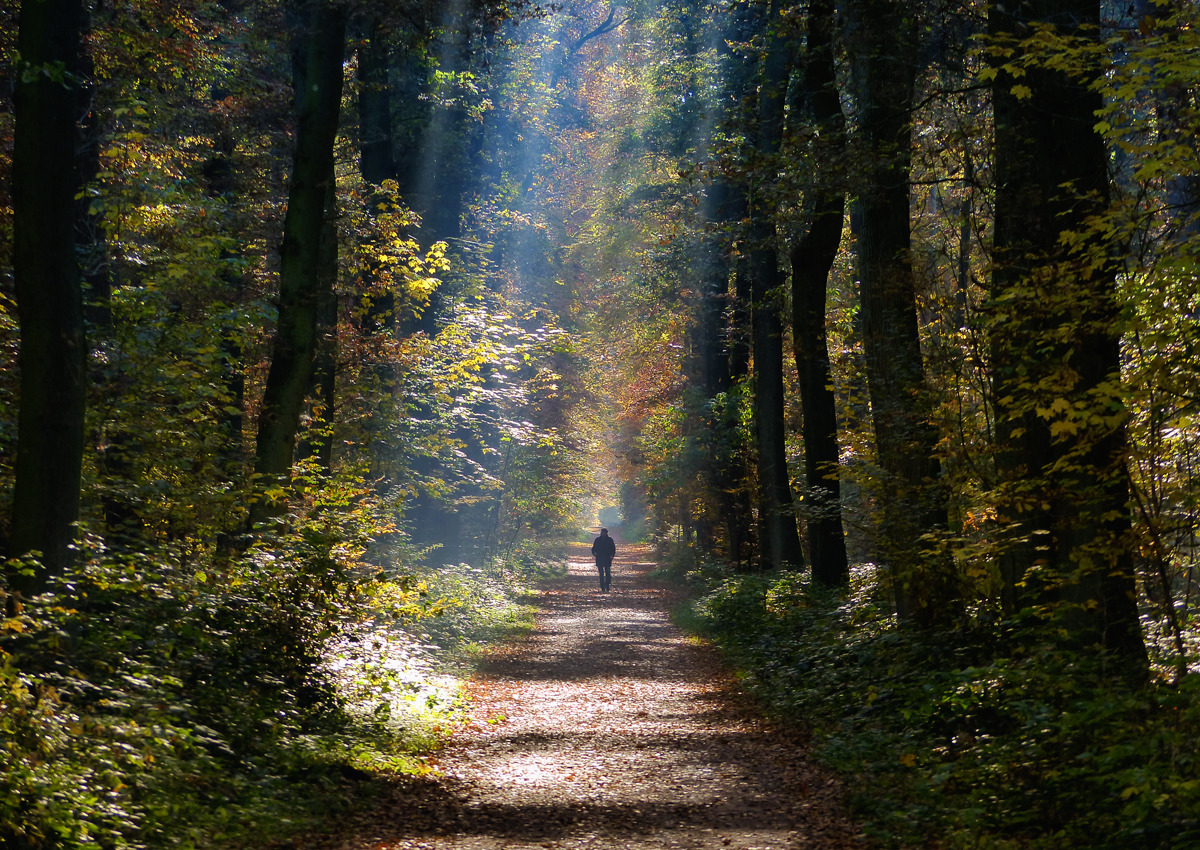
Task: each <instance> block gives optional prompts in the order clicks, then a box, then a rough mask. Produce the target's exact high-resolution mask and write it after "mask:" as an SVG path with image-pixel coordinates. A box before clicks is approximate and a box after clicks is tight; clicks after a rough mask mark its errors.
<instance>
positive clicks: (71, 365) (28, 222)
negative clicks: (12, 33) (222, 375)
mask: <svg viewBox="0 0 1200 850" xmlns="http://www.w3.org/2000/svg"><path fill="white" fill-rule="evenodd" d="M82 28H83V4H82V3H81V2H79V0H24V2H23V3H22V4H21V17H20V30H19V33H18V48H19V50H20V57H21V65H20V69H19V72H18V73H17V74H16V86H15V90H14V95H13V101H14V103H13V111H14V117H15V122H16V124H15V137H14V147H13V178H12V182H13V186H12V192H13V212H14V219H13V271H14V276H15V279H16V295H17V309H18V318H19V321H20V326H21V343H20V352H19V355H18V356H19V365H20V370H21V407H20V414H19V420H18V444H17V459H16V470H15V473H16V482H15V487H14V492H13V513H12V537H11V539H10V550H9V554H10V555H13V556H18V555H25V554H29V553H31V552H40V553H41V562H40V568H39V569H38V570H37V571H36V572H35V573H34V574H33V575H24V574H14V575H12V581H13V586H14V587H16V588H17V589H19V590H22V591H24V592H26V593H33V592H36V591H38V590H41V589H43V588H44V587H45V585H46V581H47V579H48V578H49V577H50V576H52V575H55V574H57V573H59V572H61V571H62V569H63V568H64V567H66V566H67V565H68V564H69V563H70V559H71V550H70V544H71V542H72V541H73V540H74V538H75V524H76V523H77V522H78V520H79V505H80V495H79V491H80V476H81V470H82V463H83V441H84V409H85V395H86V378H85V375H86V362H87V351H86V342H85V335H84V317H83V296H82V292H81V288H80V286H81V284H80V270H79V263H78V259H77V255H76V249H75V209H76V207H75V196H76V194H77V192H78V188H79V187H78V179H77V172H76V168H75V153H76V145H77V133H76V120H77V119H78V117H79V115H78V110H79V104H80V99H79V88H80V80H79V77H78V71H79V52H80V37H81V33H82Z"/></svg>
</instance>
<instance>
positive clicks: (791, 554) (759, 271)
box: [748, 3, 804, 569]
mask: <svg viewBox="0 0 1200 850" xmlns="http://www.w3.org/2000/svg"><path fill="white" fill-rule="evenodd" d="M781 25H782V24H781V23H780V15H779V14H778V8H777V5H776V4H775V3H770V4H769V5H768V8H767V20H766V26H767V37H768V45H769V46H768V48H767V52H766V55H765V57H764V59H763V70H762V78H761V80H762V81H761V84H760V86H759V92H758V117H757V122H756V125H755V128H754V148H755V153H756V155H757V158H758V166H759V169H758V172H757V173H756V174H755V175H754V178H753V179H754V180H755V185H754V186H753V188H752V189H751V191H750V193H749V212H750V226H749V233H748V239H749V242H750V246H749V247H750V275H751V278H752V281H751V287H752V294H753V307H752V309H753V319H752V326H753V331H754V433H755V438H756V442H757V444H758V496H759V526H760V528H761V538H762V551H761V553H760V554H761V558H762V561H763V567H764V568H766V569H780V568H784V567H799V566H802V565H803V564H804V554H803V551H802V550H801V548H800V536H799V533H798V531H797V527H796V513H795V503H794V500H793V497H792V486H791V481H790V479H789V476H788V468H787V452H786V438H787V428H786V425H785V410H784V391H783V316H782V313H783V304H782V297H783V288H784V285H785V282H786V280H785V277H784V275H783V271H782V269H781V268H780V263H779V251H778V249H777V248H776V242H777V237H776V228H775V222H776V217H777V206H778V204H777V198H776V188H775V185H774V181H773V180H770V179H768V178H767V177H766V174H770V173H772V172H773V170H774V167H775V166H774V163H775V160H776V159H777V157H778V155H779V150H780V146H781V143H782V139H783V119H784V103H785V96H786V89H787V83H788V75H789V73H790V62H789V54H791V53H792V52H793V47H792V44H791V41H790V39H789V38H788V37H787V36H785V35H784V34H782V33H780V32H778V31H777V30H776V29H775V28H776V27H778V26H781Z"/></svg>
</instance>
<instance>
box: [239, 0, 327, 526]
mask: <svg viewBox="0 0 1200 850" xmlns="http://www.w3.org/2000/svg"><path fill="white" fill-rule="evenodd" d="M304 13H305V14H304V19H305V20H304V24H305V26H306V29H305V31H304V32H302V33H301V34H300V35H299V45H300V46H299V50H298V56H297V60H298V61H297V64H296V72H297V73H296V99H297V125H296V149H295V154H294V160H293V165H292V178H291V185H290V186H289V190H288V210H287V216H286V218H285V219H284V232H283V244H282V245H281V247H280V251H279V253H280V271H279V320H278V326H277V330H276V335H275V344H274V349H273V352H272V356H271V367H270V370H269V372H268V374H267V384H266V389H265V392H264V395H263V403H262V413H261V414H260V417H259V423H258V442H257V461H256V464H255V472H256V473H258V474H259V476H261V480H262V484H263V485H265V486H267V487H270V486H272V485H275V486H278V485H279V484H281V483H283V482H285V481H286V478H287V476H288V473H289V471H290V470H291V466H292V460H293V458H294V454H295V446H296V433H297V431H298V429H299V426H300V414H301V411H302V410H303V407H304V401H305V396H306V394H307V392H308V389H309V386H310V380H311V377H312V368H313V360H314V358H315V356H316V350H317V337H318V334H317V326H318V321H317V317H318V314H319V312H320V307H321V301H322V297H323V293H322V291H321V286H322V283H323V282H324V283H327V281H326V279H325V276H324V275H322V273H321V262H320V260H321V244H322V231H323V230H324V227H325V218H326V215H327V214H328V213H329V210H328V209H327V207H326V199H327V197H328V188H329V187H328V185H327V184H328V182H329V180H330V175H331V174H333V143H334V139H335V137H336V135H337V127H338V111H339V107H340V105H341V94H342V57H343V54H344V51H345V30H346V24H345V12H344V11H343V9H342V8H341V7H340V6H335V5H333V4H332V3H330V2H329V0H309V2H308V3H306V4H305V6H304ZM280 507H281V506H280V505H279V504H277V503H272V502H270V501H268V500H267V499H265V498H261V499H260V500H259V501H258V502H256V503H255V510H254V511H253V512H252V514H253V515H252V519H255V520H261V519H263V518H265V517H266V516H268V515H270V513H272V512H273V511H277V510H279V508H280Z"/></svg>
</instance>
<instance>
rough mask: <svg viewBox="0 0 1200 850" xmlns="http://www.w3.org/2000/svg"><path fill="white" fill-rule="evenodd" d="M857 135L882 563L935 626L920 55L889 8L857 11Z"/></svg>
mask: <svg viewBox="0 0 1200 850" xmlns="http://www.w3.org/2000/svg"><path fill="white" fill-rule="evenodd" d="M851 9H852V15H851V17H852V25H851V29H850V32H849V33H848V38H849V40H850V41H851V43H852V44H853V47H852V50H853V55H854V59H853V72H854V75H855V78H856V81H857V84H856V88H857V91H858V94H859V100H860V109H859V112H860V117H859V135H860V136H861V138H862V140H863V141H862V144H863V145H864V146H865V150H864V151H863V152H862V154H863V156H864V158H865V161H866V162H867V163H868V165H867V173H866V175H865V181H864V185H863V186H862V187H861V189H860V192H859V196H860V197H859V216H860V222H861V235H860V238H859V262H860V266H861V268H860V272H861V275H860V276H861V283H860V286H861V292H860V298H861V306H862V327H863V350H864V354H865V360H866V367H867V385H868V388H869V394H870V398H871V413H872V421H873V424H874V430H875V447H876V452H877V455H878V461H879V472H880V478H881V480H880V481H879V483H878V495H879V502H880V516H881V519H880V539H881V541H882V544H881V547H880V548H881V553H880V554H881V556H882V557H883V559H884V561H885V562H886V563H887V564H888V565H889V567H890V569H891V573H892V577H893V586H894V592H895V597H896V610H897V613H898V614H899V615H900V617H901V618H902V619H905V620H909V621H912V622H915V623H917V624H918V625H932V624H934V623H936V622H938V621H939V620H943V619H946V618H952V616H953V615H954V614H955V613H956V610H957V603H958V587H957V582H956V580H955V578H954V570H953V565H952V564H950V563H948V562H946V561H942V560H939V559H931V558H929V557H928V556H927V555H926V553H925V552H923V548H924V547H923V544H922V537H923V536H924V535H926V534H928V533H931V532H937V531H938V530H940V529H942V528H944V527H945V525H946V507H945V497H944V494H943V492H942V490H941V488H940V487H939V485H938V477H939V475H940V465H939V462H938V459H937V456H936V454H935V449H936V446H937V441H938V435H937V431H936V429H935V428H934V427H933V425H932V424H931V422H930V419H929V391H928V388H927V386H926V382H925V366H924V361H923V359H922V356H921V343H920V336H919V333H918V324H917V305H916V288H915V278H914V273H913V267H912V258H911V255H910V243H911V227H910V222H909V169H910V164H911V160H912V139H911V136H912V108H913V96H914V87H915V79H916V73H917V62H918V60H919V51H918V49H917V48H918V43H917V18H916V15H915V13H914V11H913V10H912V9H910V8H905V7H904V5H903V4H897V3H893V2H890V0H858V2H856V3H853V4H851Z"/></svg>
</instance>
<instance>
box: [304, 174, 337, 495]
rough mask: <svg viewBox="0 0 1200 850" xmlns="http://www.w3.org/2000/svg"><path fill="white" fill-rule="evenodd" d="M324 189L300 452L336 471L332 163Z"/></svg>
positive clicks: (334, 196) (334, 184) (334, 193)
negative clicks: (306, 409)
mask: <svg viewBox="0 0 1200 850" xmlns="http://www.w3.org/2000/svg"><path fill="white" fill-rule="evenodd" d="M329 165H330V169H329V177H328V179H327V180H326V184H325V185H326V189H325V210H326V213H325V222H324V225H323V226H322V228H321V253H320V258H319V269H320V271H319V274H320V277H321V281H320V284H319V287H320V295H319V301H318V303H317V350H316V354H315V355H314V357H313V371H312V384H311V386H310V387H309V393H308V394H309V398H310V407H311V416H310V419H309V425H308V427H307V429H306V430H305V433H304V436H303V438H302V440H301V443H300V448H299V449H298V453H299V455H300V457H301V458H310V457H311V458H316V461H317V465H318V466H319V467H320V468H321V469H322V470H324V471H325V472H326V473H329V472H331V471H332V470H333V433H332V429H333V410H334V406H335V405H336V403H337V342H338V339H337V330H338V328H337V322H338V295H337V276H338V228H337V175H336V174H335V173H334V168H333V160H330V162H329Z"/></svg>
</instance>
